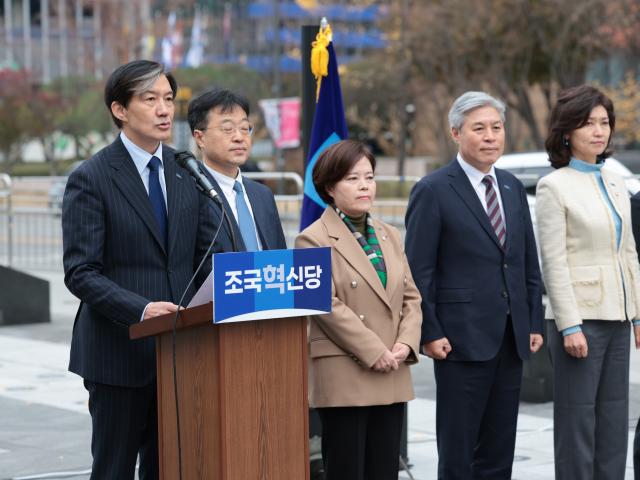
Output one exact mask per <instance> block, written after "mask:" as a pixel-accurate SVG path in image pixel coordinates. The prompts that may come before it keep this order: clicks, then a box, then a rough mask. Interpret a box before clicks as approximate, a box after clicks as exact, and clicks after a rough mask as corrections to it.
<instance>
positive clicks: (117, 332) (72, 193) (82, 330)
mask: <svg viewBox="0 0 640 480" xmlns="http://www.w3.org/2000/svg"><path fill="white" fill-rule="evenodd" d="M176 91H177V86H176V82H175V80H174V78H173V77H172V76H171V75H170V74H168V73H165V72H164V70H163V67H162V65H160V64H158V63H155V62H150V61H144V60H140V61H134V62H130V63H128V64H126V65H122V66H120V67H119V68H117V69H116V70H115V71H114V72H113V73H112V74H111V76H110V77H109V79H108V80H107V84H106V87H105V103H106V105H107V108H108V109H109V112H110V113H111V116H112V118H113V121H114V122H115V124H116V125H117V126H118V128H120V129H121V131H120V134H119V135H118V137H117V138H116V140H115V141H114V142H113V143H112V144H111V145H109V146H107V147H105V148H104V149H102V150H101V151H100V152H98V153H97V154H96V155H94V156H93V158H91V159H90V160H87V161H86V162H84V163H83V164H82V165H81V166H80V167H79V168H78V169H76V170H75V171H74V172H73V173H72V174H71V175H70V176H69V180H68V183H67V187H66V190H65V195H64V201H63V207H62V228H63V246H64V269H65V282H66V285H67V287H68V288H69V290H70V291H71V292H72V293H73V294H74V295H76V296H77V297H78V298H79V299H80V300H81V304H80V308H79V310H78V313H77V315H76V320H75V323H74V328H73V338H72V342H71V359H70V364H69V370H70V371H72V372H74V373H77V374H78V375H80V376H82V377H83V378H84V384H85V387H86V388H87V390H88V391H89V412H90V413H91V420H92V425H93V434H92V440H91V452H92V454H93V468H92V474H91V478H92V479H100V480H104V479H114V480H129V479H133V478H134V474H135V465H136V458H137V456H138V454H140V471H139V478H141V479H157V478H158V432H157V429H158V427H157V402H156V364H155V345H154V340H153V339H150V338H149V339H143V340H130V339H129V326H130V325H132V324H134V323H136V322H140V321H144V320H147V319H149V318H151V317H155V316H157V315H163V314H167V313H174V312H176V310H177V309H178V305H176V302H178V300H179V299H180V296H181V294H182V293H183V291H184V290H185V289H186V288H187V285H188V284H189V280H190V279H191V277H192V276H193V275H194V272H195V269H196V267H197V265H198V264H199V262H200V260H201V259H202V258H203V257H204V255H205V252H206V250H207V247H208V244H209V242H210V240H211V238H212V236H213V233H214V226H215V219H216V218H217V217H216V216H215V213H214V210H213V208H211V205H210V203H209V201H208V200H207V199H206V198H205V197H204V196H202V195H200V194H199V193H198V192H197V190H196V189H195V187H194V185H193V182H192V180H191V178H190V177H189V174H188V173H187V172H186V171H185V170H182V169H181V168H180V167H178V165H177V164H176V163H175V161H174V151H173V150H172V149H170V148H169V147H167V146H165V145H163V142H164V141H166V140H168V139H169V136H170V134H171V126H172V119H173V112H174V103H173V101H174V98H175V95H176ZM205 265H207V267H206V268H205V269H204V270H203V271H202V272H201V275H200V277H199V278H198V279H197V281H196V285H192V286H190V287H189V289H188V291H187V295H186V301H188V300H189V299H190V298H191V296H192V295H193V294H194V292H195V287H196V286H197V284H198V283H199V282H202V280H204V278H206V275H207V274H208V273H209V271H210V263H209V262H205Z"/></svg>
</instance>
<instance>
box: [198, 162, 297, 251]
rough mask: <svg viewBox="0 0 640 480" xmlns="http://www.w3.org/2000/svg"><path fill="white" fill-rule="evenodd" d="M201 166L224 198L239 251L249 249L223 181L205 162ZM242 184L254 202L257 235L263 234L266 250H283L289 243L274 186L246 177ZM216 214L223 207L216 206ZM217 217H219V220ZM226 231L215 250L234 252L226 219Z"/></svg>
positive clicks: (252, 208)
mask: <svg viewBox="0 0 640 480" xmlns="http://www.w3.org/2000/svg"><path fill="white" fill-rule="evenodd" d="M200 169H201V170H202V172H204V174H205V175H206V177H207V178H208V179H209V181H210V182H211V185H213V188H214V189H215V191H216V192H218V197H219V198H220V200H221V201H222V205H223V208H224V209H225V211H226V213H227V215H228V216H229V220H230V222H231V225H232V226H233V231H234V233H235V238H236V245H237V247H238V251H239V252H244V251H246V249H247V248H246V247H245V245H244V241H243V240H242V235H241V233H240V227H238V223H237V222H236V219H235V217H234V216H233V213H232V212H233V211H232V210H231V206H230V205H229V202H227V197H226V196H225V195H224V192H223V191H222V188H220V184H218V182H217V181H216V179H215V178H213V175H211V173H210V172H209V171H208V170H207V169H206V167H205V166H204V165H201V166H200ZM242 185H243V186H244V191H245V194H246V195H247V197H248V199H249V203H251V210H252V211H253V217H254V221H255V222H256V228H257V230H258V235H259V236H260V242H261V243H262V249H263V250H283V249H286V248H287V242H286V240H285V237H284V232H283V230H282V224H281V223H280V214H279V213H278V207H277V205H276V201H275V198H274V196H273V192H272V191H271V189H270V188H269V187H267V186H265V185H263V184H261V183H259V182H256V181H254V180H251V179H250V178H247V177H242ZM215 209H216V213H219V212H220V207H219V206H216V207H215ZM217 221H218V219H216V222H217ZM223 232H224V234H222V233H221V236H220V240H219V241H217V242H216V248H215V251H216V252H232V251H233V245H232V243H231V232H230V231H229V227H228V226H227V223H226V222H225V223H224V225H223Z"/></svg>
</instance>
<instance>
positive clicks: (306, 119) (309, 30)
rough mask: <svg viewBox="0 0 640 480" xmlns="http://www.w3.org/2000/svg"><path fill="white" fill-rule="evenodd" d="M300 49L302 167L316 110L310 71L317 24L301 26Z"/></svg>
mask: <svg viewBox="0 0 640 480" xmlns="http://www.w3.org/2000/svg"><path fill="white" fill-rule="evenodd" d="M301 31H302V34H301V39H302V45H301V51H302V88H301V91H302V115H301V120H302V138H301V143H302V151H303V160H302V162H303V163H302V169H301V170H304V162H305V161H306V159H307V158H309V142H310V141H311V127H312V126H313V115H314V114H315V112H316V82H315V79H314V77H313V74H312V73H311V42H313V40H314V38H315V37H316V33H318V25H303V26H302V27H301Z"/></svg>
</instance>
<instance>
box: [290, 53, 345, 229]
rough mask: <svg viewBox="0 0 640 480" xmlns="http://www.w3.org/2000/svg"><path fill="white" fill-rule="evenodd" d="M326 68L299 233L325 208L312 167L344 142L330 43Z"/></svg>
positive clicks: (333, 59) (319, 100)
mask: <svg viewBox="0 0 640 480" xmlns="http://www.w3.org/2000/svg"><path fill="white" fill-rule="evenodd" d="M327 50H328V57H329V64H328V66H327V75H326V76H323V77H321V83H320V93H319V95H318V99H317V101H316V112H315V115H314V116H313V126H312V127H311V141H310V142H309V158H308V159H307V163H306V165H305V175H304V197H303V199H302V213H301V215H300V230H303V229H305V228H306V227H308V226H309V225H311V224H312V223H313V222H315V221H316V220H317V219H318V218H319V217H320V215H322V212H323V211H324V209H325V207H326V206H327V204H326V203H325V202H324V201H323V200H322V199H321V198H320V196H319V195H318V192H316V189H315V187H314V185H313V179H312V173H313V167H314V165H315V164H316V162H317V161H318V157H319V156H320V154H321V153H322V152H323V151H324V150H326V149H327V148H328V147H329V146H331V145H333V144H334V143H337V142H339V141H340V140H344V139H346V138H347V121H346V120H345V117H344V107H343V106H342V91H341V89H340V77H339V75H338V62H337V61H336V53H335V51H334V50H333V43H332V42H329V45H328V46H327Z"/></svg>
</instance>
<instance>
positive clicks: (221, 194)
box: [201, 166, 247, 252]
mask: <svg viewBox="0 0 640 480" xmlns="http://www.w3.org/2000/svg"><path fill="white" fill-rule="evenodd" d="M201 170H202V171H203V172H204V174H205V175H206V177H207V178H208V179H209V181H210V182H211V185H213V189H214V190H215V191H216V192H217V193H218V197H219V198H220V200H222V206H223V208H224V211H225V212H226V214H227V217H229V221H230V222H231V225H232V226H233V231H234V233H235V238H236V244H237V247H238V251H239V252H245V251H246V250H247V247H245V245H244V241H243V240H242V234H241V233H240V227H238V222H236V217H234V216H233V210H231V205H229V202H228V201H227V196H226V195H225V194H224V192H223V191H222V188H221V187H220V184H219V183H218V182H216V179H215V178H213V175H211V173H210V172H209V170H208V169H207V168H206V167H205V166H202V168H201ZM224 224H225V225H224V227H223V228H224V229H225V230H226V231H227V235H229V238H231V232H230V231H229V228H228V226H227V222H226V221H225V222H224Z"/></svg>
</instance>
